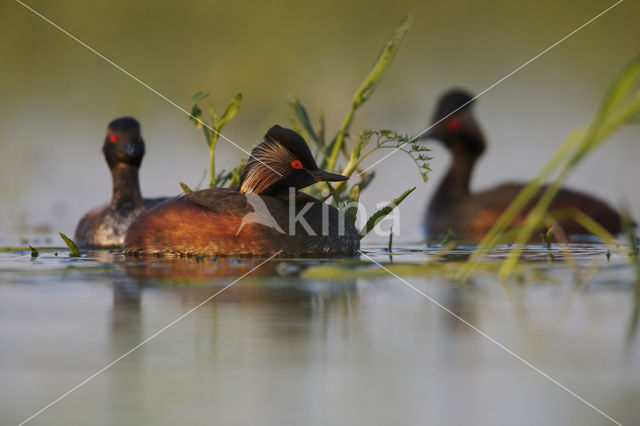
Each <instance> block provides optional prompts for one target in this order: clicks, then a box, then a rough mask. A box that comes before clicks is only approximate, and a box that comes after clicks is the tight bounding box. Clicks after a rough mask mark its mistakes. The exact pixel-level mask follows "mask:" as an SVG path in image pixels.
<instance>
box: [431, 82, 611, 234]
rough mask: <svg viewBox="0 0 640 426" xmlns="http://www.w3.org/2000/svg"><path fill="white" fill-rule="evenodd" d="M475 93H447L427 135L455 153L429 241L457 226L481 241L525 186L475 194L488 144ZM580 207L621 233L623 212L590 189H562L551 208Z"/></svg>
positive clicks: (567, 224)
mask: <svg viewBox="0 0 640 426" xmlns="http://www.w3.org/2000/svg"><path fill="white" fill-rule="evenodd" d="M471 104H472V97H471V96H470V95H468V94H466V93H464V92H462V91H457V90H456V91H451V92H449V93H447V94H445V95H444V96H443V97H442V98H441V100H440V102H439V104H438V106H437V109H436V113H435V115H434V120H433V121H434V123H436V124H434V125H433V128H432V129H431V131H430V132H429V133H428V134H427V135H426V137H433V138H436V139H438V140H440V141H441V142H443V144H444V145H445V147H446V148H447V149H448V150H449V151H450V152H451V154H452V160H451V165H450V166H449V169H448V171H447V172H446V174H445V177H444V178H443V180H442V181H441V182H440V184H439V186H438V188H437V190H436V192H435V195H434V196H433V198H432V199H431V202H430V203H429V205H428V208H427V214H426V218H425V228H426V237H427V240H428V241H431V242H433V241H439V240H441V239H442V238H443V237H444V236H446V235H447V234H448V231H449V229H451V230H453V231H454V232H455V234H456V235H457V237H458V239H460V240H462V241H469V242H477V241H479V240H481V239H482V237H483V236H484V235H485V234H486V233H487V231H489V229H491V227H492V226H493V225H494V224H495V222H496V221H497V220H498V218H499V217H500V216H501V215H502V213H503V212H504V211H505V210H506V209H507V207H508V206H509V204H510V203H511V201H513V199H514V198H515V197H516V196H517V195H518V194H519V193H520V191H521V190H522V189H523V188H524V184H521V183H505V184H502V185H499V186H496V187H494V188H491V189H488V190H485V191H481V192H474V193H472V192H471V190H470V182H471V176H472V173H473V169H474V167H475V164H476V162H477V160H478V158H480V156H481V155H482V154H483V153H484V151H485V149H486V141H485V137H484V134H483V133H482V131H481V129H480V126H479V125H478V123H477V122H476V120H475V117H474V116H473V115H472V111H471ZM545 188H546V187H543V188H542V189H541V190H540V191H539V193H538V194H537V196H536V197H535V198H534V199H533V201H532V202H531V203H530V204H529V205H528V206H526V208H525V209H523V210H522V211H521V212H520V214H519V215H518V216H517V217H516V219H515V220H514V221H513V223H512V224H511V226H518V225H521V224H522V222H523V221H524V219H525V217H526V215H527V214H528V213H529V211H530V210H531V208H533V206H534V205H535V203H536V202H537V201H538V197H539V196H540V195H541V193H542V191H543V190H544V189H545ZM571 209H577V210H580V211H582V212H584V213H586V214H587V215H589V216H590V217H592V218H593V219H595V221H596V222H598V223H599V224H600V225H602V226H603V227H604V228H605V229H606V230H608V231H609V232H610V233H612V234H618V233H619V232H620V229H621V228H620V227H621V225H620V215H619V214H618V213H617V212H616V211H615V210H614V209H613V208H611V207H610V206H609V205H608V204H607V203H605V202H603V201H602V200H599V199H597V198H596V197H593V196H591V195H589V194H585V193H582V192H578V191H574V190H570V189H566V188H561V189H560V191H559V192H558V193H557V195H556V197H555V198H554V200H553V202H552V204H551V205H550V207H549V212H550V213H552V214H553V213H554V212H556V213H557V212H559V211H566V212H569V211H570V210H571ZM565 216H566V217H565V218H564V219H562V220H560V222H559V224H560V226H561V227H562V231H563V232H564V233H565V235H567V236H576V235H585V234H588V231H587V230H586V229H584V228H583V227H581V226H580V225H578V224H577V223H576V222H575V221H574V220H572V219H571V218H569V216H570V215H569V214H567V215H565Z"/></svg>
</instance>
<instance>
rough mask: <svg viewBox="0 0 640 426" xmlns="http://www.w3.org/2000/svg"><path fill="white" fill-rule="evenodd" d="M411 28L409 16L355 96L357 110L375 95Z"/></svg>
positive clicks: (395, 33) (401, 23) (387, 44)
mask: <svg viewBox="0 0 640 426" xmlns="http://www.w3.org/2000/svg"><path fill="white" fill-rule="evenodd" d="M409 28H411V16H410V15H407V16H405V17H404V19H403V20H402V21H401V22H400V25H398V27H397V28H396V30H395V31H394V32H393V34H392V35H391V37H390V38H389V40H388V41H387V43H386V44H385V46H384V47H383V48H382V51H381V52H380V54H379V55H378V59H377V60H376V62H375V64H374V65H373V68H372V69H371V71H369V74H368V75H367V77H366V78H365V79H364V81H363V82H362V84H361V85H360V87H359V88H358V90H357V91H356V94H355V95H354V96H353V103H354V106H355V107H356V108H357V107H359V106H360V105H362V104H363V103H364V102H366V100H367V99H369V97H370V96H371V95H372V94H373V91H374V90H375V88H376V86H377V85H378V83H379V82H380V79H381V78H382V75H383V74H384V72H385V70H386V69H387V67H388V66H389V64H390V63H391V61H392V60H393V58H394V56H395V55H396V53H397V52H398V49H399V48H400V45H401V44H402V42H403V41H404V39H405V37H406V36H407V33H408V32H409Z"/></svg>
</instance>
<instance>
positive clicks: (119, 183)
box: [110, 163, 144, 210]
mask: <svg viewBox="0 0 640 426" xmlns="http://www.w3.org/2000/svg"><path fill="white" fill-rule="evenodd" d="M138 170H139V169H138V167H135V166H132V165H129V164H122V163H120V164H118V165H116V166H115V167H114V168H112V169H111V179H112V182H113V194H112V196H111V205H110V207H111V208H112V209H116V210H119V209H123V210H130V209H134V208H137V207H141V206H143V205H144V203H143V201H142V195H141V193H140V183H139V182H138Z"/></svg>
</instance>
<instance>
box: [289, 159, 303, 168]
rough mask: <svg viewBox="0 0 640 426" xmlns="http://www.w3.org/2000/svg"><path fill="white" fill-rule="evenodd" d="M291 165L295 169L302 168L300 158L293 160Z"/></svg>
mask: <svg viewBox="0 0 640 426" xmlns="http://www.w3.org/2000/svg"><path fill="white" fill-rule="evenodd" d="M291 167H293V168H294V169H301V168H302V163H301V162H300V160H293V161H292V162H291Z"/></svg>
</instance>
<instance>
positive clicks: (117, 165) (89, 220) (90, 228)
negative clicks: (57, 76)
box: [74, 117, 166, 247]
mask: <svg viewBox="0 0 640 426" xmlns="http://www.w3.org/2000/svg"><path fill="white" fill-rule="evenodd" d="M102 150H103V153H104V155H105V158H106V160H107V164H108V165H109V170H110V171H111V178H112V181H113V193H112V197H111V202H110V203H109V204H105V205H103V206H100V207H97V208H95V209H93V210H91V211H89V212H88V213H86V214H85V215H84V216H83V217H82V219H80V221H79V222H78V225H77V227H76V231H75V236H74V241H75V243H76V244H77V245H78V246H80V247H119V246H121V245H122V243H123V242H124V236H125V233H126V231H127V228H128V227H129V225H130V224H131V223H132V222H133V220H134V219H135V218H136V217H137V216H138V215H139V214H140V213H142V212H143V211H145V210H147V209H150V208H152V207H154V206H155V205H157V204H158V203H160V202H162V201H164V200H165V199H166V198H151V199H149V198H147V199H144V198H142V195H141V194H140V184H139V181H138V170H139V168H140V164H141V162H142V157H143V156H144V141H143V140H142V137H141V136H140V125H139V124H138V122H137V121H136V120H135V119H133V118H130V117H123V118H119V119H116V120H113V121H112V122H111V123H110V124H109V126H108V127H107V136H106V138H105V141H104V145H103V149H102Z"/></svg>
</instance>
